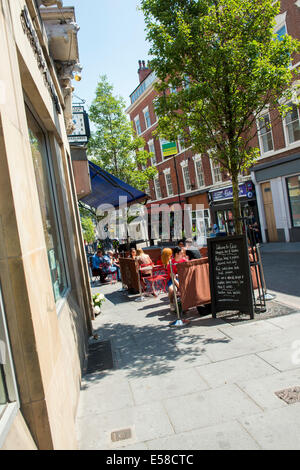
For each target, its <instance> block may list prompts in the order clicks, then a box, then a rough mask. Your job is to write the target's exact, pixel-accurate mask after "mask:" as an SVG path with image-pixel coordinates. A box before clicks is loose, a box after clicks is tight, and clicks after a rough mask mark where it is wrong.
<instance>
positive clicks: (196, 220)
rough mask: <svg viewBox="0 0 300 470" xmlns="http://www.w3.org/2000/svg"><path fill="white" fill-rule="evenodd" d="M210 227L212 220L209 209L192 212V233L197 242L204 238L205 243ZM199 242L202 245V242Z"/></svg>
mask: <svg viewBox="0 0 300 470" xmlns="http://www.w3.org/2000/svg"><path fill="white" fill-rule="evenodd" d="M210 226H211V220H210V210H209V209H201V210H198V211H193V212H192V232H193V239H194V240H195V241H196V240H199V238H202V242H204V241H205V240H206V237H207V236H208V234H209V232H210ZM199 242H200V243H201V240H199Z"/></svg>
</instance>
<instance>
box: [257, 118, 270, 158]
mask: <svg viewBox="0 0 300 470" xmlns="http://www.w3.org/2000/svg"><path fill="white" fill-rule="evenodd" d="M267 115H268V117H269V122H270V130H269V131H267V132H265V134H261V128H260V125H259V121H260V119H262V118H264V117H265V116H267ZM256 127H257V137H258V143H259V149H260V154H261V155H267V154H269V153H272V152H274V138H273V130H272V129H273V128H272V121H271V117H270V112H269V111H265V112H262V113H261V114H260V115H259V116H257V118H256ZM268 133H271V140H272V146H273V148H272V149H270V150H267V151H266V152H265V151H264V146H263V136H265V135H267V134H268Z"/></svg>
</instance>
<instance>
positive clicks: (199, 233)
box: [187, 191, 211, 245]
mask: <svg viewBox="0 0 300 470" xmlns="http://www.w3.org/2000/svg"><path fill="white" fill-rule="evenodd" d="M187 204H190V205H191V206H192V231H193V241H194V242H196V243H197V244H198V245H204V244H206V238H207V237H208V236H209V234H210V231H211V214H210V210H209V199H208V193H207V191H205V192H203V193H201V194H197V195H195V196H191V197H188V198H187Z"/></svg>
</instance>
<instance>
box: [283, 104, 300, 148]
mask: <svg viewBox="0 0 300 470" xmlns="http://www.w3.org/2000/svg"><path fill="white" fill-rule="evenodd" d="M288 106H289V107H290V108H291V111H289V112H288V113H287V115H286V117H285V126H286V132H287V137H288V143H289V144H292V143H293V142H296V141H297V140H300V125H299V109H298V107H297V105H296V104H294V103H289V104H288Z"/></svg>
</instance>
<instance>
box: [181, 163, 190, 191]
mask: <svg viewBox="0 0 300 470" xmlns="http://www.w3.org/2000/svg"><path fill="white" fill-rule="evenodd" d="M181 166H182V175H183V182H184V187H185V191H190V190H191V189H192V185H191V178H190V171H189V164H188V161H187V160H186V161H185V162H182V164H181Z"/></svg>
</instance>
